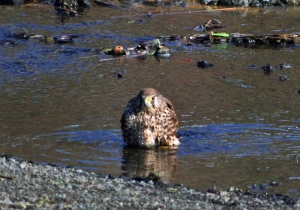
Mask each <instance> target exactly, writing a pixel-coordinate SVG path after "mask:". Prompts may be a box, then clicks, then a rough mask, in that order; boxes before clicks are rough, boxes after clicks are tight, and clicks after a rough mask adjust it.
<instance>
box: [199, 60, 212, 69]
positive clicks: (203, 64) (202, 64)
mask: <svg viewBox="0 0 300 210" xmlns="http://www.w3.org/2000/svg"><path fill="white" fill-rule="evenodd" d="M197 66H198V67H199V68H202V69H206V68H209V67H213V66H214V64H211V63H209V62H207V61H198V62H197Z"/></svg>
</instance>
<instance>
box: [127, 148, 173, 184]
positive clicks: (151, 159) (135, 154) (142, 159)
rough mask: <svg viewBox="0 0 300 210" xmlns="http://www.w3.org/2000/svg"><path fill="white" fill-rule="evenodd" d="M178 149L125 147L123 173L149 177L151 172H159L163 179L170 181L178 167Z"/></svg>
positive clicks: (130, 175)
mask: <svg viewBox="0 0 300 210" xmlns="http://www.w3.org/2000/svg"><path fill="white" fill-rule="evenodd" d="M176 154H177V150H176V149H169V148H167V149H164V148H157V149H141V148H134V147H124V149H123V161H122V170H123V171H124V173H123V175H125V176H129V177H133V176H135V177H136V176H139V177H147V176H148V175H149V173H150V172H156V173H159V174H160V175H161V176H162V178H163V180H164V181H166V182H170V181H171V180H172V179H174V178H175V173H176V171H177V169H178V161H177V156H176Z"/></svg>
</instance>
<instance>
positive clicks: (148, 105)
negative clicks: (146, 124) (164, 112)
mask: <svg viewBox="0 0 300 210" xmlns="http://www.w3.org/2000/svg"><path fill="white" fill-rule="evenodd" d="M143 100H144V111H146V112H147V113H151V114H154V113H155V109H154V108H153V104H152V96H148V97H143Z"/></svg>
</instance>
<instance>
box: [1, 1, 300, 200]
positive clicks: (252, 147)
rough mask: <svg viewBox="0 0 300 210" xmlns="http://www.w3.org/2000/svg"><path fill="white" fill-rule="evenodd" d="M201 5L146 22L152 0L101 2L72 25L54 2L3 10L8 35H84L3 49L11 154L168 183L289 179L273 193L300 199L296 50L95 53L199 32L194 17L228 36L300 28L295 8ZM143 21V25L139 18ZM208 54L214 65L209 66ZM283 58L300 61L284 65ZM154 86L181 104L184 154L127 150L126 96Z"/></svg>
mask: <svg viewBox="0 0 300 210" xmlns="http://www.w3.org/2000/svg"><path fill="white" fill-rule="evenodd" d="M195 5H196V4H195ZM195 8H196V9H200V8H199V7H198V8H197V5H196V6H191V7H190V6H188V7H186V8H179V11H178V8H175V7H167V8H164V9H165V12H166V13H168V14H167V15H157V16H154V17H153V18H148V17H147V16H146V15H145V14H146V11H148V10H149V9H152V8H151V7H147V6H145V7H144V6H141V5H139V6H138V7H133V8H132V10H124V11H123V10H122V12H121V13H120V11H119V10H110V9H107V8H105V9H104V8H101V7H96V6H93V7H91V9H90V10H89V11H88V12H87V13H86V14H84V15H82V16H78V17H76V18H70V19H67V20H66V21H65V24H64V25H62V24H61V22H60V18H59V17H57V16H56V15H55V14H54V13H53V14H52V13H51V11H52V10H53V8H52V7H51V8H49V7H39V8H38V9H36V8H31V7H29V8H27V7H20V8H10V9H5V8H3V11H1V12H3V15H2V16H1V17H0V39H1V40H5V39H11V36H10V35H11V34H13V33H14V32H16V31H20V30H23V29H22V28H26V30H28V31H29V32H30V33H33V34H42V35H47V36H60V35H63V34H67V35H68V34H76V35H79V36H78V38H76V39H74V41H73V43H70V44H65V45H58V44H51V43H45V42H41V41H39V40H35V39H30V40H18V44H17V45H0V57H1V59H0V68H1V77H0V128H1V129H0V151H1V153H9V154H12V155H14V156H16V157H17V158H21V159H23V160H33V161H34V162H39V163H54V164H57V165H61V166H68V165H72V166H74V167H80V168H83V169H86V170H89V171H95V172H97V173H104V174H112V175H116V176H119V175H128V176H146V175H147V174H148V173H149V172H150V171H157V172H159V173H161V175H162V176H163V178H164V179H165V180H167V181H170V182H172V183H183V184H185V185H186V186H189V187H195V188H200V189H205V188H209V187H212V186H214V185H216V186H217V187H219V188H224V189H226V188H228V187H229V186H231V185H234V186H236V187H239V188H242V189H244V188H247V187H248V186H249V185H252V184H253V183H256V184H261V183H269V182H271V181H278V182H281V183H282V184H281V185H280V186H278V187H276V189H275V188H274V187H273V188H274V189H272V190H273V192H284V193H286V192H291V191H292V193H294V194H295V195H299V189H295V186H299V180H297V179H295V177H299V176H300V168H299V163H298V159H299V158H298V155H299V149H300V148H299V128H298V127H299V122H300V121H299V119H300V110H299V100H300V99H299V94H298V92H297V90H299V88H300V87H299V66H300V60H299V58H298V57H299V48H298V47H297V46H295V47H282V48H275V49H274V48H273V49H267V48H263V49H252V48H250V47H248V48H247V47H236V46H233V45H231V44H228V43H220V44H213V45H211V44H194V45H192V46H188V45H185V44H184V43H183V42H181V40H177V41H164V44H166V45H167V46H168V47H170V48H171V52H172V56H171V57H170V58H167V59H156V58H153V57H147V58H145V59H135V58H132V59H128V58H119V59H109V60H106V61H102V62H100V60H101V59H103V58H104V59H106V58H110V57H107V56H106V55H101V54H99V53H97V52H95V51H90V50H89V49H95V48H103V47H107V48H111V47H113V46H115V45H122V46H124V47H132V46H135V45H137V44H138V42H140V41H147V40H151V39H153V38H156V37H161V36H168V35H172V34H175V35H188V34H194V33H195V31H192V28H193V27H194V26H195V25H197V24H199V22H205V21H208V20H210V19H213V18H216V19H218V20H221V21H222V23H224V24H225V25H227V27H226V28H225V29H222V30H221V31H223V32H227V33H234V32H241V33H254V34H268V33H274V32H276V33H280V31H285V30H286V29H288V32H291V33H292V32H296V31H297V30H298V28H299V27H300V25H299V21H295V20H297V19H299V8H296V7H295V8H293V7H290V8H282V7H280V8H268V9H261V8H260V9H245V10H242V11H214V12H195V13H193V12H191V13H189V11H190V10H192V9H195ZM176 10H177V13H174V14H171V13H172V12H174V11H175V12H176ZM52 12H53V11H52ZM32 13H34V14H35V15H34V16H32V15H30V14H32ZM99 14H101V15H99ZM132 14H133V15H132ZM136 15H137V16H136ZM120 16H123V17H122V18H118V17H120ZM137 19H142V20H145V21H140V22H132V21H134V20H137ZM291 25H292V26H293V28H294V29H292V28H291V27H290V26H291ZM198 60H207V61H208V62H210V63H213V64H214V67H212V68H209V69H199V68H198V67H197V66H196V63H197V61H198ZM268 62H269V63H270V64H271V65H272V66H273V67H275V69H276V71H275V72H273V73H271V74H270V76H265V75H264V74H263V72H262V71H261V69H260V67H261V66H263V65H265V64H266V63H268ZM279 63H289V64H291V65H292V66H293V69H290V70H286V71H285V72H283V70H280V69H279V68H278V65H279ZM249 66H258V67H259V68H249ZM122 70H126V74H125V75H124V77H123V78H122V79H119V78H117V77H116V72H119V71H122ZM281 73H286V74H288V78H289V80H288V81H287V82H281V81H278V79H277V76H278V74H281ZM144 87H153V88H156V89H158V90H159V91H160V92H161V93H162V94H163V95H165V96H166V97H167V98H169V99H170V100H171V101H172V103H173V105H174V106H175V109H176V112H177V115H178V118H179V123H180V126H181V127H180V130H179V134H180V135H181V136H182V140H181V141H182V144H181V145H180V147H179V148H178V149H177V150H169V149H165V148H159V149H156V150H140V149H131V148H126V147H124V144H123V140H122V137H121V132H120V122H119V120H120V117H121V114H122V112H123V110H124V108H125V105H126V104H127V102H128V100H129V99H130V98H132V97H133V96H135V95H136V94H137V93H138V92H139V91H140V89H142V88H144Z"/></svg>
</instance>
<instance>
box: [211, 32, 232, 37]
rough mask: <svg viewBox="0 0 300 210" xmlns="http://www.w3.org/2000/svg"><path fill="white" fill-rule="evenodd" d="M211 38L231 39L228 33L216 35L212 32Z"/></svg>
mask: <svg viewBox="0 0 300 210" xmlns="http://www.w3.org/2000/svg"><path fill="white" fill-rule="evenodd" d="M211 36H213V37H229V34H227V33H214V32H211Z"/></svg>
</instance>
